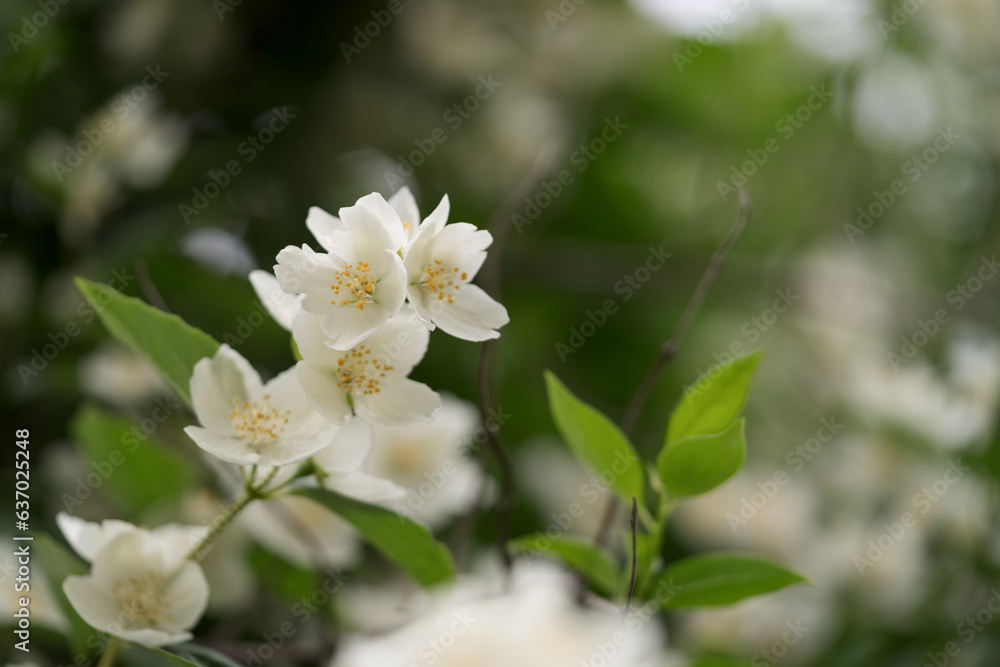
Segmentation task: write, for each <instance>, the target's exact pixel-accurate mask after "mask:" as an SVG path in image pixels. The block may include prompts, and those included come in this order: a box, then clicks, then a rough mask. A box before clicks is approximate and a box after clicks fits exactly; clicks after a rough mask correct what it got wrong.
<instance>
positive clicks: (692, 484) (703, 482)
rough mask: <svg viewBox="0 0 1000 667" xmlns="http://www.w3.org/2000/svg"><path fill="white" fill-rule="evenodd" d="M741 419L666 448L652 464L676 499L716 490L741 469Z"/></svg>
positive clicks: (743, 451)
mask: <svg viewBox="0 0 1000 667" xmlns="http://www.w3.org/2000/svg"><path fill="white" fill-rule="evenodd" d="M745 421H746V420H745V419H739V420H737V421H735V422H733V423H732V424H731V425H730V426H729V428H727V429H726V430H725V431H722V432H721V433H715V434H714V435H689V436H687V437H684V438H681V439H680V440H674V441H673V442H671V443H669V444H667V446H666V447H664V448H663V451H661V452H660V456H659V457H658V458H657V460H656V465H657V468H658V469H659V471H660V479H661V480H663V483H664V485H666V487H667V488H668V489H669V490H670V492H671V493H673V494H674V495H675V496H677V497H683V496H694V495H697V494H699V493H705V492H706V491H710V490H711V489H714V488H715V487H717V486H719V485H720V484H722V483H723V482H725V481H726V480H727V479H729V478H730V477H732V476H733V475H734V474H736V471H737V470H739V469H740V466H741V465H743V457H744V455H745V454H746V448H747V447H746V440H745V438H744V435H743V426H744V422H745Z"/></svg>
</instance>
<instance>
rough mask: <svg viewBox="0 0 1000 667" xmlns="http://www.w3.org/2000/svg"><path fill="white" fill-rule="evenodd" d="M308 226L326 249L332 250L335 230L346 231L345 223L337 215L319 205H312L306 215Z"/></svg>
mask: <svg viewBox="0 0 1000 667" xmlns="http://www.w3.org/2000/svg"><path fill="white" fill-rule="evenodd" d="M306 227H307V228H308V229H309V231H310V232H312V235H313V236H314V237H315V238H316V241H317V242H318V243H319V244H320V246H322V247H323V249H324V250H330V249H331V247H332V245H331V240H332V238H333V233H334V232H341V231H344V229H345V227H344V223H343V222H341V221H340V218H338V217H337V216H335V215H331V214H330V213H327V212H326V211H324V210H323V209H321V208H320V207H318V206H310V207H309V213H308V215H306Z"/></svg>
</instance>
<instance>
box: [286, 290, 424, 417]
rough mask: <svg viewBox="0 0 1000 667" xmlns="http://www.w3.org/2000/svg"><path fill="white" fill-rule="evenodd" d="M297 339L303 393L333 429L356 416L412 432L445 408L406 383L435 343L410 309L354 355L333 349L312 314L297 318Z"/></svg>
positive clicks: (420, 386) (421, 388)
mask: <svg viewBox="0 0 1000 667" xmlns="http://www.w3.org/2000/svg"><path fill="white" fill-rule="evenodd" d="M292 335H293V336H294V337H295V342H296V343H297V344H298V347H299V352H300V353H301V354H302V358H303V361H300V362H299V364H298V367H297V368H298V373H299V380H300V381H301V383H302V388H303V389H304V390H305V393H306V396H308V398H309V402H310V403H311V404H312V405H313V407H315V408H316V410H318V411H319V412H320V413H321V414H322V415H323V416H324V417H326V418H327V419H328V420H330V421H331V422H333V423H336V424H343V423H345V422H346V421H347V418H348V417H350V416H351V414H352V413H356V414H357V415H358V416H360V417H361V418H362V419H364V420H365V421H367V422H369V423H370V424H374V425H377V426H382V427H385V428H409V427H411V426H416V425H417V424H423V423H427V422H429V421H430V420H431V418H432V416H433V414H434V412H435V411H436V410H437V409H438V407H439V406H440V405H441V398H440V396H438V395H437V394H436V393H435V392H434V391H432V390H431V389H430V388H429V387H428V386H427V385H425V384H422V383H420V382H415V381H413V380H410V379H409V378H408V377H407V376H408V375H409V374H410V371H411V370H413V367H414V366H416V365H417V363H418V362H419V361H420V360H421V359H423V357H424V353H425V352H426V351H427V342H428V339H429V338H430V332H429V331H428V330H427V329H426V327H424V326H422V325H421V324H420V322H419V320H417V318H416V316H415V315H414V314H413V311H412V310H411V309H409V308H407V309H405V310H403V311H402V312H400V314H399V315H397V316H396V317H393V318H392V319H390V320H389V321H387V322H386V323H385V326H383V327H382V328H381V329H379V330H378V331H377V332H376V333H375V334H373V335H372V336H371V337H370V338H369V339H368V340H367V341H365V342H364V343H361V344H359V345H357V346H356V347H353V348H351V349H349V350H343V351H341V350H335V349H333V348H332V347H330V346H329V344H328V341H327V340H326V339H325V338H324V336H323V332H322V331H321V330H320V327H319V326H318V325H317V317H316V316H315V315H312V314H310V313H308V312H302V313H300V314H299V315H298V316H297V317H296V318H295V321H294V322H293V323H292Z"/></svg>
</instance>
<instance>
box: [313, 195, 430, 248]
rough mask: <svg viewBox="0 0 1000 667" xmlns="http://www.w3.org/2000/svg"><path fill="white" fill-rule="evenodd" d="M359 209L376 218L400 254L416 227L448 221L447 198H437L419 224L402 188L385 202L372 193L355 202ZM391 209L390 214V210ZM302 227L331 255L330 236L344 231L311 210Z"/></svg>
mask: <svg viewBox="0 0 1000 667" xmlns="http://www.w3.org/2000/svg"><path fill="white" fill-rule="evenodd" d="M357 204H358V205H360V206H365V207H366V208H368V209H369V210H370V211H372V212H373V213H375V215H377V216H378V218H379V220H380V221H381V222H382V225H383V227H384V228H385V231H386V233H387V234H389V237H390V238H391V239H392V241H393V244H394V245H395V244H398V245H395V248H394V249H395V250H396V251H397V252H400V251H402V250H403V248H404V246H405V245H406V244H407V243H409V242H410V240H411V239H412V238H413V236H414V235H415V234H416V231H417V229H418V228H419V227H421V226H422V225H424V224H436V223H437V222H438V221H440V224H444V222H445V221H446V220H447V219H448V209H449V203H448V195H445V196H444V197H442V198H441V203H440V204H438V206H437V208H436V209H434V211H433V212H432V213H431V214H430V215H429V216H427V219H426V220H424V221H423V222H421V219H420V209H419V208H417V201H416V200H415V199H414V198H413V193H412V192H410V188H408V187H406V186H403V187H402V188H400V189H399V190H397V191H396V193H395V194H393V195H392V196H391V197H389V201H388V202H387V201H386V200H385V199H383V198H382V195H380V194H378V193H377V192H374V193H372V194H370V195H367V196H365V197H362V198H361V199H359V200H358V202H357ZM390 209H391V210H390ZM306 227H308V228H309V231H310V232H312V235H313V236H314V237H316V241H318V242H319V244H320V246H322V247H323V249H325V250H327V251H331V252H332V251H334V248H335V241H334V232H340V231H346V226H345V225H344V223H343V221H341V219H340V218H338V217H337V216H335V215H331V214H329V213H327V212H326V211H324V210H323V209H321V208H319V207H316V206H313V207H312V208H310V209H309V215H308V216H307V217H306Z"/></svg>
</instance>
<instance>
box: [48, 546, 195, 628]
mask: <svg viewBox="0 0 1000 667" xmlns="http://www.w3.org/2000/svg"><path fill="white" fill-rule="evenodd" d="M63 591H65V593H66V597H67V598H69V602H70V604H72V605H73V608H74V609H75V610H76V612H77V613H78V614H80V617H81V618H83V620H84V621H86V622H87V623H88V624H89V625H90V626H92V627H93V628H95V629H97V630H99V631H101V632H107V633H108V634H111V635H114V636H116V637H121V638H122V639H126V640H128V641H132V642H136V643H139V644H145V645H147V646H163V645H165V644H173V643H177V642H182V641H186V640H188V639H190V638H191V633H190V632H189V630H190V629H191V628H192V627H194V625H195V624H196V623H197V622H198V620H199V619H200V618H201V615H202V614H203V613H204V612H205V607H206V605H207V604H208V582H206V580H205V575H204V574H203V573H202V571H201V568H200V567H199V566H198V564H197V563H195V562H194V561H190V560H184V559H183V558H182V559H178V558H177V554H176V552H175V551H174V550H173V549H172V548H170V547H168V546H167V545H166V544H165V543H164V541H163V540H161V539H159V538H158V537H157V536H156V535H154V534H152V533H150V532H149V531H146V530H141V529H138V528H135V527H134V526H133V527H132V529H131V530H126V531H123V532H119V533H117V534H116V535H114V536H113V537H111V539H110V540H108V541H107V542H104V543H103V545H102V546H101V547H100V548H99V549H98V550H97V552H96V553H94V554H93V567H92V569H91V572H90V574H89V575H87V576H82V577H80V576H71V577H67V578H66V580H65V581H64V582H63Z"/></svg>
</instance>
